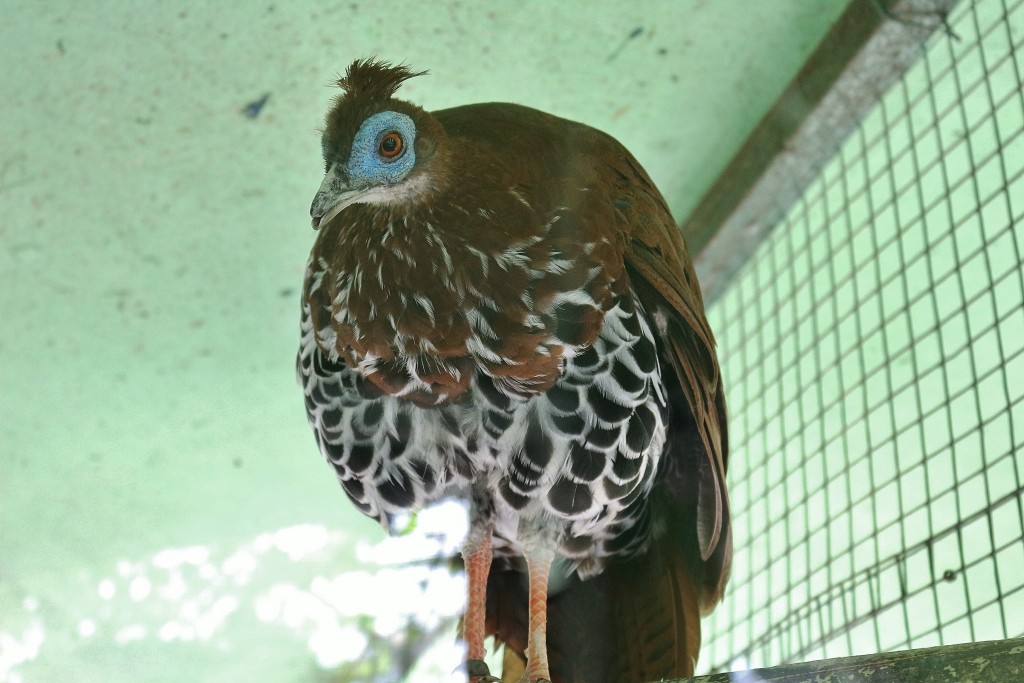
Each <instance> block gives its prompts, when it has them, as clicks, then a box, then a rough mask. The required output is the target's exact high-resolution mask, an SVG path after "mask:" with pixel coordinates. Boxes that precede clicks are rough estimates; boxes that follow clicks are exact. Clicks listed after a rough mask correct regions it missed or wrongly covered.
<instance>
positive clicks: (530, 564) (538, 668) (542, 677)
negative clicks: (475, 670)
mask: <svg viewBox="0 0 1024 683" xmlns="http://www.w3.org/2000/svg"><path fill="white" fill-rule="evenodd" d="M525 556H526V567H527V570H528V571H529V573H530V632H529V634H528V639H527V641H526V672H525V673H524V674H523V678H522V680H521V681H520V683H540V682H547V681H550V680H551V673H550V671H549V669H548V646H547V632H548V576H549V575H550V573H551V562H552V560H553V559H554V557H555V554H554V553H553V552H552V551H550V550H547V549H545V550H530V551H527V552H526V553H525Z"/></svg>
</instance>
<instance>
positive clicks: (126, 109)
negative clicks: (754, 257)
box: [0, 0, 845, 683]
mask: <svg viewBox="0 0 1024 683" xmlns="http://www.w3.org/2000/svg"><path fill="white" fill-rule="evenodd" d="M844 5H845V2H844V0H812V1H809V0H776V1H775V2H771V3H750V2H747V1H746V0H719V1H718V2H709V1H707V0H676V1H673V2H670V1H668V0H645V1H643V2H634V3H624V2H617V1H613V0H601V1H599V2H594V1H592V0H572V1H566V2H558V3H554V2H550V3H542V2H522V3H500V4H499V3H474V2H468V1H467V2H421V1H419V0H416V1H414V0H401V1H394V2H387V3H383V2H366V1H362V2H330V3H327V2H324V3H313V2H296V3H277V4H272V3H261V4H257V3H247V2H238V1H235V2H223V3H184V2H155V1H152V0H151V1H149V2H137V3H116V2H98V1H97V2H90V3H73V2H69V1H67V0H65V1H61V2H48V3H35V2H20V3H19V2H15V3H6V7H5V12H4V15H5V20H4V22H3V26H2V27H0V57H2V59H3V63H5V64H7V65H8V68H7V69H6V73H5V77H4V79H3V80H2V81H0V102H2V104H0V141H2V142H0V215H2V217H3V218H2V220H0V274H2V278H3V283H4V286H3V288H2V289H0V316H2V321H3V322H2V325H0V416H2V417H0V468H2V469H0V473H2V474H0V681H11V682H12V683H15V682H17V681H23V682H26V683H27V682H31V681H52V680H66V679H69V677H71V676H73V678H74V680H77V681H84V682H89V681H110V680H133V681H164V680H167V681H179V680H196V681H202V680H210V681H214V680H216V681H220V680H226V679H227V678H228V676H232V677H236V678H242V677H244V678H245V679H246V680H254V681H262V680H268V681H288V682H291V681H295V682H299V681H325V680H343V678H342V677H340V675H339V676H336V677H335V678H333V679H332V678H330V676H332V675H334V674H331V673H330V672H329V669H330V668H331V667H332V666H333V665H335V664H338V663H339V662H342V661H343V660H344V659H345V657H346V656H356V655H358V653H359V650H358V646H359V645H360V644H365V643H364V641H363V640H360V638H363V639H365V637H366V636H365V633H364V635H360V633H363V632H364V631H365V628H364V626H365V623H364V622H361V621H360V620H359V619H360V617H359V616H358V615H360V614H365V613H366V612H367V611H371V607H372V606H373V605H374V604H376V605H377V606H378V607H379V606H380V604H382V603H388V604H392V603H394V604H397V603H398V602H402V601H403V600H404V601H405V607H404V608H403V609H405V610H406V612H408V609H410V608H408V602H409V601H413V602H415V601H416V600H419V599H420V598H419V597H415V596H418V595H420V594H419V593H416V594H407V593H405V592H403V590H402V589H399V588H396V586H399V585H400V584H401V582H402V581H403V580H406V579H399V578H398V576H399V575H398V574H395V573H394V570H384V571H383V573H382V572H381V571H374V572H369V571H364V570H365V569H366V568H368V567H369V568H377V567H379V566H381V565H384V566H390V563H393V562H397V561H399V560H401V559H403V558H404V559H406V560H407V559H409V558H414V557H421V556H426V555H429V554H431V553H432V552H434V549H435V548H434V546H433V545H431V543H430V542H429V541H425V540H422V539H421V540H420V541H408V542H407V543H406V544H405V546H404V548H399V547H398V546H395V545H394V544H393V543H391V542H386V543H383V544H382V543H380V541H381V540H382V539H383V532H382V531H381V530H380V529H379V528H377V527H376V525H375V524H374V523H372V522H370V521H368V520H366V519H363V518H362V517H361V516H360V515H359V514H358V513H357V512H355V511H354V509H353V508H352V507H351V506H350V505H349V504H348V502H347V501H346V499H345V497H344V496H343V495H342V494H341V492H340V490H338V487H337V484H336V482H335V481H334V478H333V476H332V475H331V473H330V471H329V469H328V468H327V467H326V466H325V465H324V464H323V463H322V462H320V457H319V455H318V454H317V452H316V448H315V444H314V442H313V438H312V436H311V434H310V433H309V429H308V427H307V425H306V421H305V417H304V414H303V409H302V400H301V394H300V392H299V389H298V387H297V385H296V384H295V380H294V374H293V358H294V353H295V351H296V347H297V343H298V292H299V288H300V285H301V278H302V274H303V268H304V263H305V258H306V255H307V254H308V251H309V248H310V246H311V244H312V241H313V237H314V233H313V232H312V231H311V230H310V229H309V219H308V210H309V203H310V200H311V199H312V196H313V193H314V191H315V190H316V188H317V186H318V185H319V183H320V174H321V171H322V166H321V161H320V159H319V138H318V134H317V128H318V126H319V125H320V123H321V120H322V117H323V114H324V112H325V110H326V108H327V106H328V104H329V102H330V99H331V98H332V97H333V96H334V95H335V94H336V90H335V89H334V88H332V87H330V83H331V82H332V81H333V80H334V79H336V77H337V75H338V73H339V72H341V71H342V70H343V69H344V68H345V66H346V65H347V64H348V63H349V62H351V61H352V60H353V59H355V58H358V57H363V56H368V55H378V56H380V57H382V58H386V59H391V60H394V61H402V62H405V63H407V64H409V65H410V66H412V67H413V68H415V69H429V70H430V75H429V76H427V77H423V78H417V79H414V80H412V81H410V82H409V83H407V84H406V85H405V86H403V90H402V95H403V96H404V97H405V98H407V99H411V100H413V101H415V102H417V103H419V104H421V105H423V106H424V107H426V108H427V109H436V108H443V107H448V106H452V105H456V104H461V103H469V102H477V101H490V100H504V101H514V102H518V103H522V104H527V105H531V106H534V107H538V108H540V109H544V110H547V111H550V112H552V113H555V114H558V115H561V116H564V117H568V118H571V119H577V120H580V121H584V122H586V123H588V124H590V125H593V126H595V127H597V128H601V129H603V130H605V131H607V132H609V133H611V134H612V135H614V136H615V137H617V138H618V139H619V140H621V141H622V142H623V143H625V144H626V146H627V147H629V148H630V149H631V150H632V151H633V152H634V153H635V155H636V156H637V157H638V158H639V159H640V161H641V162H642V163H643V164H644V165H645V166H646V167H647V169H648V171H649V172H650V173H651V175H652V176H653V177H654V179H655V181H656V182H657V183H658V185H659V187H660V188H661V189H662V191H663V193H664V194H665V195H666V197H667V198H668V200H669V202H670V204H671V205H672V208H673V210H674V212H675V215H676V217H677V218H678V219H682V218H684V217H685V216H686V214H687V212H688V211H689V210H691V209H692V207H694V205H695V204H696V202H697V201H698V199H699V197H700V196H701V193H702V192H703V191H705V190H706V189H707V188H708V187H709V186H710V185H711V183H712V182H713V181H714V179H715V178H716V176H717V174H718V173H719V172H720V171H721V169H722V168H724V166H725V165H726V163H727V162H728V160H729V159H730V157H731V155H732V154H733V153H734V152H735V151H736V150H737V149H738V147H739V146H740V144H741V143H742V141H743V140H744V138H745V136H746V135H747V134H748V133H749V132H750V131H751V129H752V128H753V127H754V125H755V124H756V123H757V121H758V120H759V118H760V117H761V115H762V114H763V113H764V112H765V110H767V109H768V107H769V106H770V105H771V104H772V103H773V101H774V100H775V98H776V97H777V96H778V94H779V93H780V91H781V90H782V89H783V87H784V86H785V85H786V83H787V82H788V81H789V80H790V79H791V78H792V77H793V75H794V74H795V73H796V71H797V70H798V68H799V67H800V65H801V64H802V62H803V60H804V59H805V58H806V57H807V56H808V54H809V53H810V52H811V51H812V50H813V48H814V47H815V46H816V44H817V42H818V40H819V39H820V38H821V37H822V36H823V35H824V33H825V32H826V30H827V29H828V27H829V26H830V24H831V23H832V22H833V20H834V19H835V18H836V17H837V16H838V15H839V13H840V12H841V11H842V9H843V6H844ZM264 97H266V99H265V101H264V102H263V106H262V107H261V108H260V107H258V106H253V103H255V102H259V101H260V100H262V99H263V98H264ZM257 109H258V112H256V111H255V110H257ZM247 112H248V114H247ZM254 113H255V114H256V115H255V116H252V115H251V114H254ZM420 526H421V529H420V530H421V531H422V530H423V528H426V529H427V530H428V531H429V526H430V525H429V523H425V524H421V525H420ZM429 537H431V536H430V534H427V538H429ZM397 542H398V543H401V542H402V541H401V540H400V541H397ZM417 543H419V545H416V544H417ZM388 571H391V572H392V573H390V574H388V573H387V572H388ZM417 576H418V577H419V579H418V580H420V584H419V585H420V587H421V588H422V587H423V586H426V585H427V584H430V585H429V586H428V588H429V590H430V591H433V592H431V593H430V595H432V596H440V597H438V599H439V600H441V601H442V602H444V601H448V602H451V600H449V598H448V597H447V596H450V595H452V594H453V593H452V591H454V595H456V596H457V595H458V590H459V586H458V582H457V581H455V583H453V584H451V585H448V584H446V583H445V580H446V579H445V578H444V576H441V575H434V574H430V575H429V576H427V575H422V576H420V575H417ZM382 581H383V583H381V582H382ZM381 585H384V586H387V588H386V589H381V588H380V586H381ZM382 592H383V594H382ZM410 595H412V596H413V597H409V596H410ZM367 596H370V598H376V600H374V599H370V600H369V602H368V598H367ZM420 597H422V596H420ZM455 599H456V600H457V598H455ZM438 609H440V613H441V614H442V615H445V614H455V613H457V612H458V609H459V605H458V604H452V605H451V606H450V607H448V608H447V610H448V611H447V612H445V609H443V608H438ZM395 610H397V611H395ZM406 612H402V611H401V609H399V608H398V607H395V608H394V609H393V610H392V612H386V613H382V614H383V616H382V615H381V614H377V615H375V616H373V617H372V618H373V619H374V620H376V621H374V622H373V624H372V628H371V629H370V631H371V632H373V633H386V632H388V631H387V629H388V624H391V625H392V626H393V623H392V622H394V621H395V620H399V621H400V620H401V619H402V618H404V617H402V616H401V615H404V614H406ZM436 613H437V611H436V610H435V614H436ZM396 614H397V615H399V616H395V615H396ZM389 619H391V622H389V621H388V620H389ZM446 625H447V626H450V620H448V621H444V620H442V621H440V622H438V623H437V627H438V628H439V629H443V628H447V626H446ZM374 629H375V630H374ZM346 648H348V649H346ZM353 652H354V653H356V654H355V655H353V654H352V653H353ZM346 653H347V654H346ZM445 665H446V664H445V662H441V664H440V666H442V667H443V666H445ZM186 674H187V675H186Z"/></svg>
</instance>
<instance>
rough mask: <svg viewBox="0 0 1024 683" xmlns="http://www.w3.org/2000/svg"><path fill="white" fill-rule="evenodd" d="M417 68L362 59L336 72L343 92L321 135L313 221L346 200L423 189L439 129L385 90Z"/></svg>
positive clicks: (389, 200) (402, 196) (388, 199)
mask: <svg viewBox="0 0 1024 683" xmlns="http://www.w3.org/2000/svg"><path fill="white" fill-rule="evenodd" d="M423 73H425V72H418V73H417V72H413V71H410V70H409V69H408V68H407V67H405V66H393V65H391V64H388V63H387V62H382V61H378V60H374V59H364V60H359V61H356V62H353V63H352V65H351V66H349V67H348V69H347V70H346V72H345V75H344V76H343V77H341V78H340V79H339V80H338V85H339V86H340V87H341V89H342V91H343V92H342V94H341V95H340V96H339V97H338V98H337V99H336V100H335V103H334V106H333V107H332V108H331V110H330V111H329V112H328V114H327V121H326V125H325V126H324V131H323V138H322V140H321V146H322V148H323V156H324V166H325V170H326V175H325V176H324V180H323V182H322V183H321V184H320V189H319V190H318V191H317V193H316V197H314V199H313V205H312V206H311V207H310V210H309V213H310V216H311V217H312V223H313V228H314V229H316V228H319V227H320V225H326V224H327V223H328V222H329V221H330V220H331V219H332V218H334V217H335V216H337V215H338V214H339V213H340V212H341V211H342V210H343V209H345V208H346V207H348V206H350V205H352V204H376V205H388V204H396V203H399V202H408V201H411V200H415V199H416V198H417V197H421V196H424V195H425V194H426V193H427V191H428V189H429V187H430V185H431V183H432V182H433V181H434V180H436V179H432V177H431V174H430V171H429V168H430V166H431V164H430V163H429V162H430V161H431V160H432V158H433V157H434V156H435V154H436V152H437V150H438V145H439V144H440V143H441V142H442V139H443V137H444V131H443V129H442V128H441V126H440V124H439V123H438V122H437V121H436V120H434V119H433V118H432V117H431V116H430V115H429V114H427V113H426V112H425V111H423V109H421V108H420V107H418V106H416V105H414V104H412V103H411V102H406V101H404V100H399V99H395V98H394V97H393V95H394V94H395V91H397V90H398V87H399V86H400V85H401V84H402V83H403V82H404V81H405V80H407V79H409V78H412V77H414V76H420V75H422V74H423Z"/></svg>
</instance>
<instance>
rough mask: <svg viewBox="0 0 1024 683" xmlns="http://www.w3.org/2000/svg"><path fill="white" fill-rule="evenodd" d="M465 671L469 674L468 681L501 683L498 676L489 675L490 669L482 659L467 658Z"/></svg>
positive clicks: (471, 682) (474, 682)
mask: <svg viewBox="0 0 1024 683" xmlns="http://www.w3.org/2000/svg"><path fill="white" fill-rule="evenodd" d="M466 672H467V673H468V674H469V680H470V683H501V679H500V678H495V677H494V676H492V675H491V670H490V669H488V668H487V663H486V662H485V661H484V660H482V659H467V660H466Z"/></svg>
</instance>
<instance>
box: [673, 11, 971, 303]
mask: <svg viewBox="0 0 1024 683" xmlns="http://www.w3.org/2000/svg"><path fill="white" fill-rule="evenodd" d="M956 1H957V0H852V2H851V3H850V5H849V7H847V9H846V11H845V12H844V13H843V15H842V16H841V17H840V18H839V19H838V20H837V21H836V23H835V24H834V25H833V26H832V28H831V30H830V31H829V32H828V34H827V35H826V36H825V38H824V39H823V40H822V41H821V43H820V44H819V45H818V48H817V49H816V50H815V52H814V54H812V55H811V57H810V59H808V61H807V63H806V64H805V65H804V67H803V68H802V69H801V70H800V72H799V73H798V74H797V76H796V77H795V78H794V79H793V81H792V82H791V83H790V84H789V86H787V87H786V89H785V91H783V93H782V95H781V97H779V99H778V100H777V101H776V103H775V104H774V105H773V106H772V108H771V109H770V110H768V113H767V114H765V116H764V117H763V118H762V119H761V121H760V123H759V124H758V125H757V127H756V128H755V129H754V132H753V133H751V135H750V137H748V138H747V141H746V142H745V143H744V145H743V146H742V147H741V148H740V150H739V152H737V154H736V155H735V156H734V157H733V159H732V161H731V162H730V163H729V165H728V166H727V167H726V169H725V171H724V172H723V173H722V174H721V175H720V176H719V177H718V180H716V181H715V183H714V184H713V185H712V187H711V189H710V190H709V191H708V192H707V193H706V194H705V195H704V198H703V199H702V200H701V202H700V203H699V204H698V205H697V207H696V208H695V209H694V210H693V212H692V213H691V214H690V216H689V217H688V218H687V219H686V220H685V221H684V222H683V224H682V226H681V229H682V231H683V236H684V238H685V239H686V242H687V244H688V245H689V248H690V251H691V253H692V254H694V255H695V261H696V267H697V274H698V277H699V278H700V283H701V287H702V289H703V291H704V298H705V301H707V302H711V301H714V300H715V299H716V298H717V297H718V296H720V295H721V293H722V292H723V290H724V289H725V287H726V285H727V284H728V282H729V280H730V279H731V278H732V277H733V275H735V273H736V271H738V270H739V268H740V266H742V265H743V263H744V262H745V261H746V260H747V258H748V257H749V256H750V255H751V254H752V253H753V252H754V250H755V249H756V248H757V247H758V245H759V244H760V243H761V242H762V241H763V240H764V239H765V237H766V236H767V235H768V233H769V232H770V231H771V230H772V228H773V227H774V226H775V225H776V224H777V223H778V222H779V220H780V219H781V218H782V217H783V216H784V215H785V212H786V211H787V210H788V209H789V207H790V206H792V204H793V203H794V202H795V201H796V200H797V199H798V198H799V197H800V195H801V194H802V193H803V191H804V190H805V189H806V188H807V186H808V185H809V184H810V183H811V181H813V180H814V178H815V177H816V176H817V174H818V172H819V171H820V170H821V168H822V166H823V165H824V164H825V163H826V162H827V161H828V160H829V159H830V158H831V157H832V155H833V154H834V153H835V152H836V150H838V149H839V146H840V144H841V143H842V142H843V140H845V139H846V137H847V135H849V134H850V132H851V131H852V130H853V129H854V127H855V126H856V125H857V122H858V121H859V120H861V119H862V118H863V117H864V115H865V114H866V113H867V112H868V110H869V109H870V108H871V107H872V106H873V105H874V104H875V102H876V101H877V100H878V98H879V97H880V96H881V95H883V94H884V93H885V92H886V90H888V88H889V87H890V86H891V85H892V84H893V83H894V82H895V81H896V79H898V78H899V77H900V76H901V75H902V74H903V73H904V72H905V71H906V70H907V69H908V68H909V67H910V65H911V64H913V62H914V61H915V60H916V59H917V58H918V57H919V56H920V53H921V47H922V44H923V43H924V41H925V40H926V39H927V38H928V36H930V35H931V34H932V33H933V32H934V31H935V30H937V29H943V28H945V27H946V21H945V18H946V16H947V14H948V12H949V10H950V9H952V7H953V6H954V5H955V4H956Z"/></svg>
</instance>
